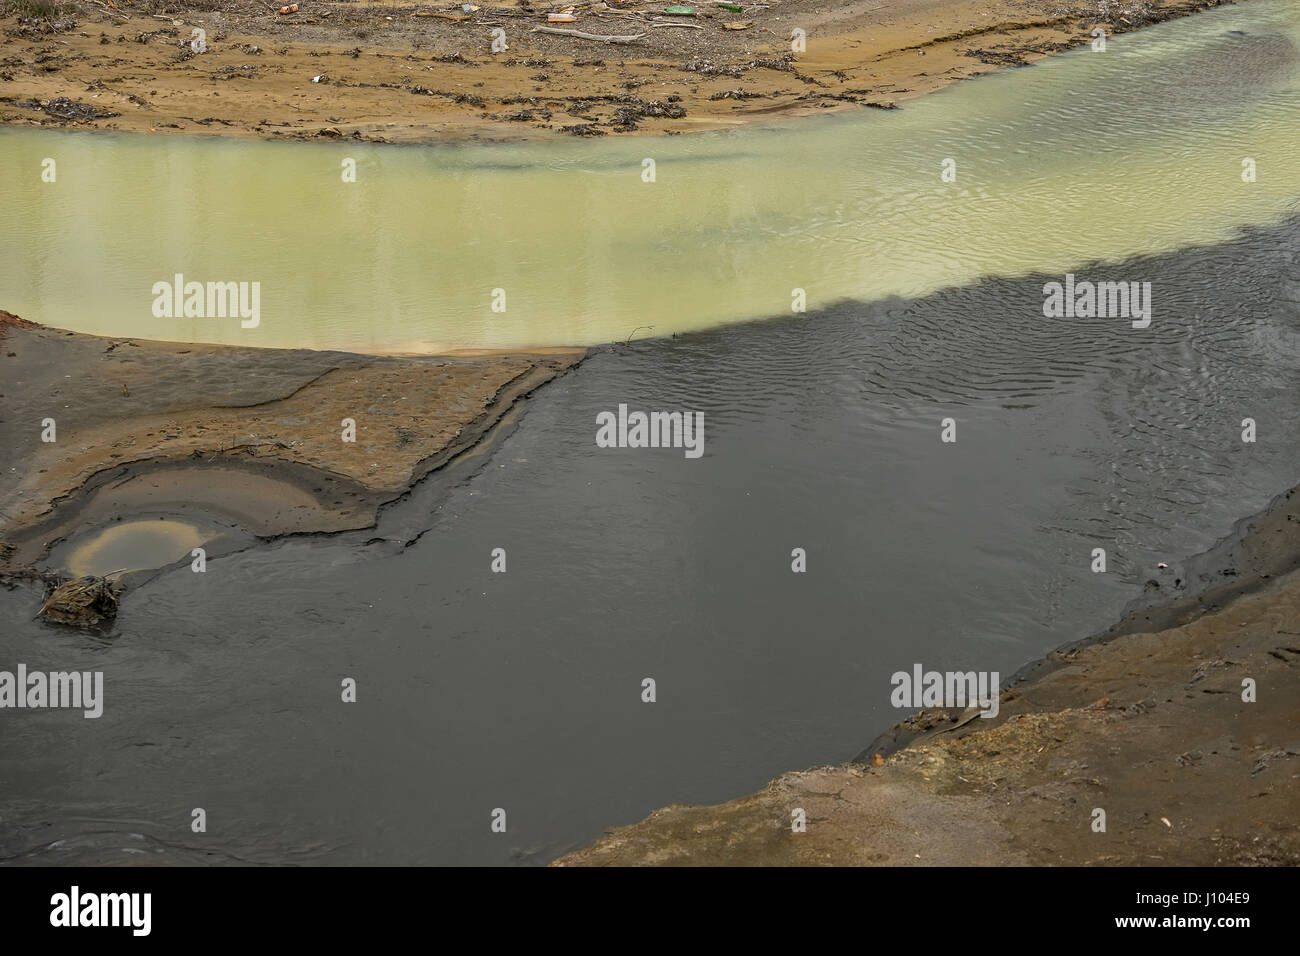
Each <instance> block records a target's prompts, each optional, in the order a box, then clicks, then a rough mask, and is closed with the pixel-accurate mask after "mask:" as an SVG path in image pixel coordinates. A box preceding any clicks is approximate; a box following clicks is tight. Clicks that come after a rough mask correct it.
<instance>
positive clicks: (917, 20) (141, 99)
mask: <svg viewBox="0 0 1300 956" xmlns="http://www.w3.org/2000/svg"><path fill="white" fill-rule="evenodd" d="M1219 2H1220V0H1149V2H1144V0H1129V2H1124V3H1119V4H1113V3H1108V2H1102V0H992V2H989V0H979V2H974V0H907V2H904V3H890V4H888V5H883V4H880V3H872V2H861V0H859V2H853V3H849V4H844V5H837V6H835V7H833V8H827V7H825V6H824V5H822V4H820V3H818V2H816V0H779V2H770V3H764V4H760V5H757V6H754V5H750V4H744V3H742V4H740V6H741V7H742V10H741V11H740V12H734V11H730V10H726V9H722V8H720V7H718V6H716V5H700V6H698V7H695V8H692V9H694V11H695V13H694V15H692V16H689V17H677V18H673V17H671V16H664V15H663V14H662V13H660V7H659V5H656V4H649V3H644V2H641V0H626V2H622V3H618V4H616V5H615V6H616V7H617V8H615V6H608V5H606V4H605V3H603V2H596V3H594V4H592V3H586V4H579V5H577V12H576V16H577V20H576V21H575V22H573V23H570V24H558V25H556V24H550V25H548V23H547V11H548V10H549V9H550V8H548V7H537V8H535V7H532V6H531V5H529V3H528V2H527V0H520V2H518V3H515V4H511V5H484V6H482V7H475V9H474V11H473V12H472V13H464V12H461V10H460V7H459V5H432V4H423V3H394V4H371V3H330V2H310V3H304V4H300V5H299V11H298V12H296V13H292V14H288V15H283V16H281V15H279V14H278V13H275V12H274V11H275V7H274V6H272V5H270V4H264V3H258V2H254V0H206V2H201V3H200V2H178V3H172V2H159V0H145V2H141V3H130V2H125V0H124V2H123V3H121V4H115V5H112V6H109V5H106V4H103V3H94V2H91V3H86V2H73V3H43V2H38V0H10V2H9V3H8V4H7V5H6V7H5V12H6V17H5V19H4V21H3V25H2V28H3V29H4V30H5V33H6V36H7V38H8V39H7V43H6V55H5V57H4V58H3V60H2V61H0V79H3V81H4V89H5V95H4V96H3V97H0V124H7V125H19V126H29V125H36V126H73V127H78V128H94V129H106V130H123V131H136V132H154V133H169V132H175V133H186V134H196V135H222V136H256V137H262V138H268V139H315V138H319V137H326V138H336V139H337V138H350V139H356V140H360V141H367V142H405V143H416V142H429V141H434V140H442V141H470V140H507V141H516V140H526V139H536V138H547V137H554V136H557V135H570V134H571V135H576V136H602V135H607V134H615V135H621V134H629V133H650V134H655V133H681V132H688V131H696V130H707V129H719V128H729V127H735V126H740V125H744V124H747V123H753V122H757V121H762V120H770V119H772V118H774V117H779V116H790V115H800V114H805V113H813V112H822V111H825V110H836V109H845V108H854V107H860V106H870V107H877V108H884V109H889V108H893V107H894V106H896V105H897V104H898V103H899V102H902V101H904V100H907V99H910V98H913V97H916V96H920V95H922V94H924V93H928V92H931V91H933V90H937V89H940V88H942V87H944V86H947V85H949V84H951V83H953V82H955V81H957V80H960V79H964V78H967V77H973V76H979V75H981V74H985V73H988V72H990V71H993V70H996V69H999V68H1000V67H1003V66H1022V65H1025V64H1028V63H1032V62H1034V61H1036V60H1039V59H1041V58H1043V57H1045V56H1048V55H1050V54H1052V53H1056V52H1059V51H1062V50H1067V49H1071V48H1073V47H1077V46H1080V45H1082V44H1084V43H1089V42H1092V40H1093V36H1092V33H1093V31H1094V30H1097V29H1101V30H1104V31H1105V32H1106V34H1107V35H1114V34H1119V33H1125V32H1128V31H1131V30H1135V29H1138V28H1139V27H1142V26H1145V25H1148V24H1152V23H1157V22H1160V21H1163V20H1169V19H1172V18H1175V17H1180V16H1184V15H1187V14H1189V13H1194V12H1196V11H1199V10H1204V9H1208V8H1211V7H1215V6H1218V5H1219ZM556 9H559V7H558V6H556ZM739 23H744V24H748V26H745V27H743V28H736V29H730V28H728V27H727V26H726V24H732V25H736V24H739ZM538 27H541V28H545V29H573V28H577V29H579V30H582V31H583V32H591V33H594V34H600V35H612V36H636V37H638V38H637V39H636V40H634V41H632V42H629V43H619V44H613V43H606V42H600V41H593V40H586V39H581V38H577V37H573V36H564V35H552V34H546V33H538V32H533V31H534V30H535V28H538ZM497 29H500V30H504V31H505V37H506V42H507V44H508V49H506V50H502V51H500V52H496V53H494V52H493V51H492V42H493V37H492V31H493V30H497ZM796 29H797V30H802V31H803V32H804V34H806V48H805V49H804V51H803V52H797V53H796V52H794V51H793V50H792V49H791V36H792V35H793V31H794V30H796ZM195 30H200V31H203V34H202V36H203V45H204V51H203V52H201V53H196V52H195V51H194V49H193V48H192V47H191V43H192V41H193V36H194V34H193V31H195Z"/></svg>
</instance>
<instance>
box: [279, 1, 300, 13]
mask: <svg viewBox="0 0 1300 956" xmlns="http://www.w3.org/2000/svg"><path fill="white" fill-rule="evenodd" d="M280 12H281V13H297V12H298V4H296V3H291V4H289V5H288V6H285V7H281V8H280Z"/></svg>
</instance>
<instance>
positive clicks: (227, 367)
mask: <svg viewBox="0 0 1300 956" xmlns="http://www.w3.org/2000/svg"><path fill="white" fill-rule="evenodd" d="M0 336H2V338H0V349H2V352H0V396H3V398H4V403H5V415H4V419H3V420H2V421H0V442H3V444H4V446H5V448H7V449H8V450H9V451H10V460H11V461H12V462H14V463H16V464H15V465H13V466H11V467H10V468H8V469H7V470H6V472H5V474H4V475H3V476H2V477H0V482H3V483H2V484H0V514H3V515H4V517H5V523H4V526H3V530H2V532H0V568H2V569H8V570H14V569H16V568H24V567H29V566H31V565H33V564H36V563H37V562H39V561H41V560H42V559H43V558H44V557H45V556H46V555H47V554H48V553H49V551H50V549H51V548H52V547H54V546H56V545H57V544H58V543H59V542H60V541H61V540H63V539H64V538H65V537H66V536H67V535H68V534H70V533H71V532H72V531H74V530H75V529H77V528H81V527H85V526H87V525H94V524H97V523H100V522H106V521H111V520H114V519H115V518H116V520H121V516H122V515H128V516H129V515H131V514H132V513H135V512H140V511H151V512H159V511H168V510H170V509H175V508H178V507H184V508H185V509H186V510H187V511H190V512H203V513H205V514H208V515H211V516H214V517H218V518H220V519H223V520H225V521H228V522H231V523H233V524H235V525H237V526H238V527H240V528H242V529H244V530H245V531H246V532H248V533H250V534H252V535H256V536H258V537H261V538H270V537H276V536H279V535H284V534H294V533H304V532H329V531H341V530H346V529H355V528H364V527H368V526H369V525H371V524H372V523H373V522H374V520H375V515H376V512H377V510H378V508H379V507H380V506H381V505H382V504H384V503H385V502H387V501H391V500H392V499H394V498H396V497H398V496H399V495H401V494H402V493H403V492H405V491H406V490H407V489H408V488H409V487H410V486H411V485H412V484H413V483H414V482H416V481H418V480H419V479H420V478H422V477H423V476H425V475H427V474H428V473H429V472H431V471H433V470H435V469H437V468H439V467H441V466H442V465H444V464H446V463H447V462H448V461H450V460H451V459H452V458H454V457H455V456H456V455H457V454H459V453H461V452H463V451H465V450H467V449H469V448H471V447H472V446H473V445H474V444H475V443H476V442H477V441H478V440H479V439H480V438H481V437H482V436H483V435H484V434H485V433H486V432H487V431H488V430H489V429H491V427H492V426H493V425H495V424H496V423H497V422H499V421H500V420H501V418H502V417H503V416H504V415H505V414H506V413H507V412H508V411H509V410H510V409H511V408H512V407H513V406H514V405H515V403H516V402H518V401H520V400H521V399H522V398H523V397H525V396H527V395H528V394H529V393H531V392H532V391H534V390H535V389H537V388H538V387H539V386H541V385H542V384H544V383H545V382H547V381H549V380H550V379H552V378H553V377H554V376H556V375H558V374H561V373H563V372H564V371H565V370H567V369H568V368H570V367H571V366H572V365H573V364H574V363H575V362H577V361H578V360H580V359H581V357H582V355H583V354H584V353H583V352H582V351H581V350H562V349H554V350H549V351H543V352H536V353H522V352H521V353H493V354H485V355H465V356H459V357H443V358H438V357H428V358H423V357H412V358H399V357H384V356H363V355H355V354H350V353H343V352H314V351H308V350H297V351H292V350H280V349H256V348H232V347H222V346H202V345H184V344H179V343H167V342H150V341H137V340H133V339H107V338H100V337H98V336H92V335H83V334H80V333H73V332H66V331H62V330H57V329H49V328H45V327H42V326H39V325H36V324H34V323H29V322H26V321H24V320H22V319H20V318H18V317H17V316H13V315H11V314H10V313H8V312H0ZM51 419H52V420H53V427H54V431H53V432H52V433H51V432H49V430H48V427H47V426H46V425H45V424H43V423H45V422H47V421H48V420H51ZM348 422H351V423H352V424H353V426H354V427H353V429H352V432H353V434H352V435H350V436H348V438H345V435H348ZM47 434H52V435H53V437H54V440H53V441H46V440H43V437H42V436H43V435H47ZM349 438H350V440H349ZM18 464H21V469H20V468H19V467H18Z"/></svg>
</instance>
